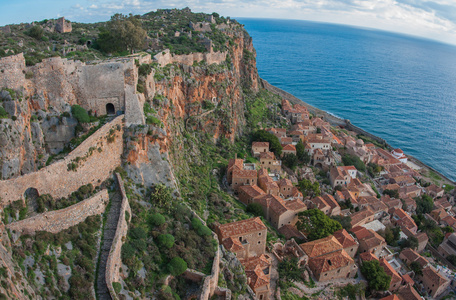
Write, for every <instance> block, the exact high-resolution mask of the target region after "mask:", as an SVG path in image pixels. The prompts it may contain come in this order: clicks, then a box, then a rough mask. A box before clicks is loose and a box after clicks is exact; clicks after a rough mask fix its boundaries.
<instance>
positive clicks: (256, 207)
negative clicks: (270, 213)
mask: <svg viewBox="0 0 456 300" xmlns="http://www.w3.org/2000/svg"><path fill="white" fill-rule="evenodd" d="M246 211H247V212H249V213H252V214H253V215H255V216H257V217H263V216H264V213H263V206H261V205H260V204H259V203H250V204H249V205H247V209H246Z"/></svg>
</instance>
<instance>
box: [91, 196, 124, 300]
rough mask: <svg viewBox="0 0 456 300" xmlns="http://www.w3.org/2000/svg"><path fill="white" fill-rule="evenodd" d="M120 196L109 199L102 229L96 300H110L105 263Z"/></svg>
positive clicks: (117, 214) (120, 199)
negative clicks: (108, 206) (108, 207)
mask: <svg viewBox="0 0 456 300" xmlns="http://www.w3.org/2000/svg"><path fill="white" fill-rule="evenodd" d="M121 204H122V196H121V195H120V193H119V192H116V193H115V194H114V195H113V197H112V199H111V208H110V209H109V212H108V216H107V219H106V224H105V226H104V228H103V240H102V244H101V249H100V254H99V255H100V257H99V266H98V277H97V299H98V300H111V295H110V294H109V290H108V286H107V284H106V263H107V260H108V255H109V251H110V250H111V245H112V241H113V239H114V235H115V234H116V229H117V223H118V221H119V214H120V206H121Z"/></svg>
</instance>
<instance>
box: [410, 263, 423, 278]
mask: <svg viewBox="0 0 456 300" xmlns="http://www.w3.org/2000/svg"><path fill="white" fill-rule="evenodd" d="M410 269H411V270H412V271H413V272H415V274H416V275H423V268H422V267H421V265H420V263H419V262H417V261H412V263H411V264H410Z"/></svg>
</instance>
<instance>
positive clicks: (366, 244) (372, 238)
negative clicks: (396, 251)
mask: <svg viewBox="0 0 456 300" xmlns="http://www.w3.org/2000/svg"><path fill="white" fill-rule="evenodd" d="M352 231H353V233H354V234H355V235H356V238H357V239H358V242H359V251H360V252H361V253H362V252H371V253H373V254H374V255H375V256H377V257H380V258H381V257H383V256H384V253H383V249H384V248H385V247H386V242H385V239H384V238H383V237H382V236H380V235H379V234H378V233H376V232H375V231H373V230H372V229H366V228H364V227H361V226H356V227H354V228H352Z"/></svg>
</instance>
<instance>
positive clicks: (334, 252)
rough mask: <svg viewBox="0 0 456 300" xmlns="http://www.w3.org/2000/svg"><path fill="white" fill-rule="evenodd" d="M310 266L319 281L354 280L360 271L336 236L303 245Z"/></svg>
mask: <svg viewBox="0 0 456 300" xmlns="http://www.w3.org/2000/svg"><path fill="white" fill-rule="evenodd" d="M300 247H301V248H302V250H303V251H304V252H305V253H306V254H307V256H308V257H309V262H308V266H309V268H310V270H311V271H312V273H313V274H314V276H315V277H316V279H317V280H318V281H326V280H332V279H339V278H340V279H342V278H353V277H354V276H355V274H356V273H357V271H358V267H357V266H356V264H355V261H354V260H353V258H352V257H350V255H348V253H347V252H346V251H345V250H344V248H343V246H342V245H341V244H340V243H339V241H338V240H337V239H336V238H335V237H334V236H329V237H326V238H323V239H319V240H315V241H312V242H308V243H304V244H301V245H300Z"/></svg>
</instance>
